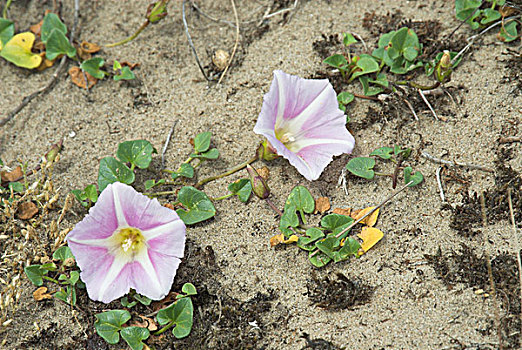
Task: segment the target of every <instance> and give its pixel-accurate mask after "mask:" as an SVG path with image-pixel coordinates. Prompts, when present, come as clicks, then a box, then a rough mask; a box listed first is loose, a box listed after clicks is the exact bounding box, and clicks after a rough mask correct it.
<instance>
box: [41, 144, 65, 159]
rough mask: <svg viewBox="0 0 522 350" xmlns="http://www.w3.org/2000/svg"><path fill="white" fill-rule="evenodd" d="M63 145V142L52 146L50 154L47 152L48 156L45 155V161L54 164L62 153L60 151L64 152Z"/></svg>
mask: <svg viewBox="0 0 522 350" xmlns="http://www.w3.org/2000/svg"><path fill="white" fill-rule="evenodd" d="M62 145H63V140H62V141H60V142H58V143H55V144H54V145H52V147H51V149H50V150H49V152H47V154H46V155H45V159H46V160H47V162H48V163H52V162H54V161H55V159H56V157H57V156H58V153H60V151H61V150H62Z"/></svg>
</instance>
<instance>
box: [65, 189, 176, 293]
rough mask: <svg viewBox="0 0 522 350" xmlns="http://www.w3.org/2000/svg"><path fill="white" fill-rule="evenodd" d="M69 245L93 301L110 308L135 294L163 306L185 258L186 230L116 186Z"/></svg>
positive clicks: (171, 215) (166, 212) (152, 203)
mask: <svg viewBox="0 0 522 350" xmlns="http://www.w3.org/2000/svg"><path fill="white" fill-rule="evenodd" d="M66 239H67V243H68V245H69V248H71V251H72V253H73V255H74V257H75V258H76V262H77V264H78V266H79V267H80V270H81V274H80V277H81V279H82V281H83V282H84V283H85V285H86V287H87V292H88V293H89V297H90V298H91V299H93V300H97V301H102V302H104V303H109V302H111V301H112V300H114V299H117V298H119V297H121V296H123V295H125V294H127V293H128V292H129V290H130V288H134V289H135V290H136V292H138V293H139V294H142V295H144V296H146V297H148V298H150V299H154V300H160V299H163V298H164V297H165V296H166V295H167V294H168V293H169V291H170V287H171V286H172V282H173V280H174V276H175V275H176V270H177V268H178V265H179V263H180V259H181V258H182V257H183V251H184V249H185V224H184V223H183V221H182V220H181V219H180V218H179V216H178V214H176V212H175V211H174V210H171V209H168V208H165V207H163V206H162V205H161V204H160V203H159V202H158V201H157V200H156V199H149V198H148V197H146V196H144V195H142V194H140V193H138V192H136V191H135V190H134V189H133V188H132V187H130V186H127V185H124V184H122V183H119V182H117V183H114V184H110V185H109V186H107V188H106V189H105V190H104V191H103V192H102V193H101V195H100V197H99V198H98V201H97V202H96V205H95V206H94V207H92V208H91V209H90V211H89V214H88V215H87V216H86V217H85V218H84V219H83V220H82V221H80V222H79V223H78V224H77V225H76V226H75V227H74V229H73V230H72V231H71V232H70V233H69V234H68V235H67V238H66Z"/></svg>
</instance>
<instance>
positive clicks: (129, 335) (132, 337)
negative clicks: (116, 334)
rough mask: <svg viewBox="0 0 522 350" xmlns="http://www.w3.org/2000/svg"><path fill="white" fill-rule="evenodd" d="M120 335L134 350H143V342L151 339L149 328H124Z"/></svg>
mask: <svg viewBox="0 0 522 350" xmlns="http://www.w3.org/2000/svg"><path fill="white" fill-rule="evenodd" d="M120 334H121V337H122V338H123V340H125V341H126V342H127V344H129V346H130V347H131V349H132V350H142V349H143V347H144V345H145V344H143V340H145V339H147V338H148V337H149V335H150V332H149V330H148V329H147V328H142V327H136V326H131V327H125V328H123V329H122V330H121V332H120Z"/></svg>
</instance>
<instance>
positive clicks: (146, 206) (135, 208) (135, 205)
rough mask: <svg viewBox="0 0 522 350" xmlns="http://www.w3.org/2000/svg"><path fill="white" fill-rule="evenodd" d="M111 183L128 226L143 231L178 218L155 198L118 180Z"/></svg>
mask: <svg viewBox="0 0 522 350" xmlns="http://www.w3.org/2000/svg"><path fill="white" fill-rule="evenodd" d="M112 185H113V186H114V191H116V192H117V197H118V199H119V204H120V206H121V210H122V212H123V213H124V217H125V221H126V222H127V224H128V226H130V227H135V228H138V229H140V230H142V231H144V230H148V229H151V228H154V227H156V226H159V225H164V224H166V223H169V222H171V221H176V220H180V218H179V216H178V214H176V212H175V211H174V210H171V209H169V208H165V207H164V206H162V205H161V204H160V203H159V202H158V200H157V199H156V198H154V199H150V198H149V197H147V196H144V195H143V194H141V193H139V192H137V191H135V190H134V189H133V188H132V187H130V186H127V185H124V184H122V183H119V182H117V183H114V184H112ZM109 186H111V185H109ZM104 192H105V191H104Z"/></svg>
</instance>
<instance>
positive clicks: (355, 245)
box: [339, 237, 361, 261]
mask: <svg viewBox="0 0 522 350" xmlns="http://www.w3.org/2000/svg"><path fill="white" fill-rule="evenodd" d="M360 248H361V244H360V243H359V242H358V241H357V240H356V239H354V238H352V237H347V238H346V239H345V241H344V245H343V247H342V248H341V249H339V259H341V260H340V261H342V260H346V259H348V258H349V257H350V256H352V255H354V256H357V252H358V251H359V249H360Z"/></svg>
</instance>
